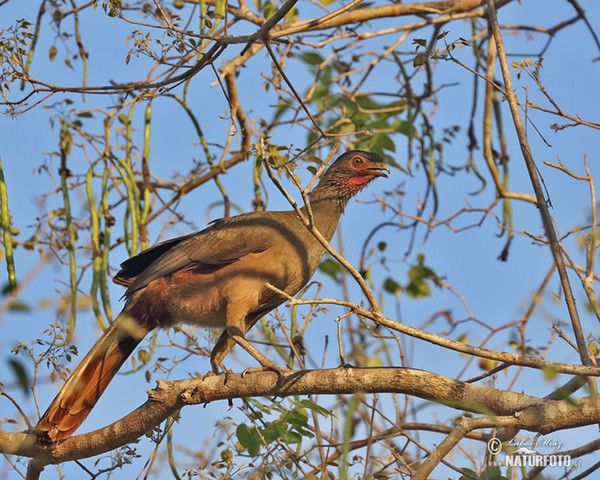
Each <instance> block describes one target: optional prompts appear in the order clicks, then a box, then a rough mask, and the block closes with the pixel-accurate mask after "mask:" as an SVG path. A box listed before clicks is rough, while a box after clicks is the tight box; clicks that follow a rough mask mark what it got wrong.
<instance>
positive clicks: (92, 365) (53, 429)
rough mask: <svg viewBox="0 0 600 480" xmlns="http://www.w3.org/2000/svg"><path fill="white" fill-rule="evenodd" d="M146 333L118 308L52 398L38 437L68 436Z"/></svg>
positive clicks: (89, 410)
mask: <svg viewBox="0 0 600 480" xmlns="http://www.w3.org/2000/svg"><path fill="white" fill-rule="evenodd" d="M147 333H148V329H147V328H146V327H144V326H142V325H140V324H139V323H138V322H137V321H136V320H135V319H134V318H133V317H131V316H130V315H128V314H127V313H125V312H121V313H120V314H119V316H118V317H117V318H116V319H115V321H114V322H113V323H112V325H111V326H110V327H109V328H108V329H107V330H106V331H105V332H104V334H103V335H102V336H101V337H100V338H99V339H98V341H97V342H96V344H95V345H94V346H93V347H92V348H91V350H90V351H89V352H88V354H87V355H86V356H85V358H84V359H83V360H82V361H81V363H80V364H79V365H78V366H77V368H76V369H75V371H74V372H73V374H72V375H71V376H70V377H69V379H68V380H67V381H66V383H65V384H64V385H63V387H62V389H61V390H60V392H59V393H58V395H57V396H56V398H54V400H53V401H52V403H51V404H50V406H49V407H48V409H47V410H46V412H45V413H44V415H42V418H40V421H39V422H38V424H37V426H36V427H35V430H36V432H37V433H38V435H39V436H40V440H41V441H46V442H48V441H51V442H57V441H59V440H63V439H65V438H68V437H69V436H71V435H72V434H73V433H74V432H75V430H77V428H79V426H80V425H81V424H82V423H83V421H84V420H85V419H86V417H87V416H88V415H89V413H90V412H91V411H92V408H94V405H96V402H97V401H98V400H99V399H100V396H101V395H102V393H104V390H105V389H106V387H107V386H108V384H109V383H110V381H111V380H112V379H113V377H114V376H115V375H116V374H117V372H118V371H119V369H120V368H121V365H123V363H124V362H125V360H127V357H129V355H130V354H131V353H132V352H133V350H134V349H135V347H136V346H137V345H138V344H139V343H140V342H141V341H142V339H143V338H144V337H145V336H146V334H147Z"/></svg>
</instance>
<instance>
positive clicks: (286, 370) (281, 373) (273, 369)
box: [241, 363, 293, 381]
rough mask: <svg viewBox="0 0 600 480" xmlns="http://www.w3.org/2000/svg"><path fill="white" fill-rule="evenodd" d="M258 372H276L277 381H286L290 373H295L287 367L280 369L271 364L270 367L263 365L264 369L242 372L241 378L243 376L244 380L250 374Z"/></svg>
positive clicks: (253, 368) (250, 368)
mask: <svg viewBox="0 0 600 480" xmlns="http://www.w3.org/2000/svg"><path fill="white" fill-rule="evenodd" d="M258 372H275V373H276V374H277V377H278V379H277V380H278V381H280V380H284V379H285V377H287V376H288V375H289V374H290V373H292V372H293V370H290V369H289V368H286V367H280V366H278V365H275V364H274V363H271V364H270V365H263V366H262V367H249V368H247V369H246V370H244V371H243V372H242V374H241V376H242V378H244V376H245V375H246V374H248V373H258Z"/></svg>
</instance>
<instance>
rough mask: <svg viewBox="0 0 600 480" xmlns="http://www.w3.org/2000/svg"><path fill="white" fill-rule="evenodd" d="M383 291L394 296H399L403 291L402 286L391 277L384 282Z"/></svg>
mask: <svg viewBox="0 0 600 480" xmlns="http://www.w3.org/2000/svg"><path fill="white" fill-rule="evenodd" d="M383 289H384V290H385V291H386V292H389V293H393V294H394V295H397V294H398V293H400V292H401V291H402V287H401V286H400V284H399V283H398V282H396V280H394V279H393V278H391V277H388V278H386V279H385V281H384V282H383Z"/></svg>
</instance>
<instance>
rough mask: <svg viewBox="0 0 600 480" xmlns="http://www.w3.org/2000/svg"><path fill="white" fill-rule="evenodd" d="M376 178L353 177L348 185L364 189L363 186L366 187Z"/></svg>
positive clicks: (367, 176)
mask: <svg viewBox="0 0 600 480" xmlns="http://www.w3.org/2000/svg"><path fill="white" fill-rule="evenodd" d="M374 178H375V177H374V176H372V175H364V176H361V177H352V178H351V179H350V180H348V183H349V184H350V185H353V186H355V187H362V186H363V185H366V184H367V183H368V182H370V181H371V180H373V179H374Z"/></svg>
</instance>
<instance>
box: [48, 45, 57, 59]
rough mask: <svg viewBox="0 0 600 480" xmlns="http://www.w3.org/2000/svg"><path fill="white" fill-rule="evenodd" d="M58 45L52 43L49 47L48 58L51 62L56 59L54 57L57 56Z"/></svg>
mask: <svg viewBox="0 0 600 480" xmlns="http://www.w3.org/2000/svg"><path fill="white" fill-rule="evenodd" d="M56 53H57V50H56V47H55V46H54V45H52V46H51V47H50V48H49V49H48V58H49V59H50V61H51V62H53V61H54V59H55V58H56Z"/></svg>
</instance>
